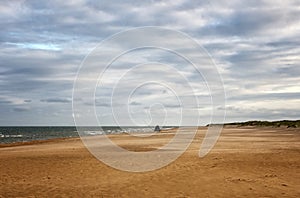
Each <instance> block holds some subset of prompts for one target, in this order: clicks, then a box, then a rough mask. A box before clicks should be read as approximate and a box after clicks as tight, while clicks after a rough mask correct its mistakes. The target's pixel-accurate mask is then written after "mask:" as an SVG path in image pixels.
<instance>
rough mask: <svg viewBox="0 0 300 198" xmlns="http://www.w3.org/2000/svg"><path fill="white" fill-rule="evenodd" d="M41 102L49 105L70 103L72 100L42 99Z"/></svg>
mask: <svg viewBox="0 0 300 198" xmlns="http://www.w3.org/2000/svg"><path fill="white" fill-rule="evenodd" d="M40 101H41V102H47V103H70V102H71V100H70V99H66V98H48V99H41V100H40Z"/></svg>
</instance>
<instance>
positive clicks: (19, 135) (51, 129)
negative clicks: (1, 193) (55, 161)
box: [0, 126, 154, 144]
mask: <svg viewBox="0 0 300 198" xmlns="http://www.w3.org/2000/svg"><path fill="white" fill-rule="evenodd" d="M81 129H82V131H84V135H87V136H91V135H103V133H105V134H118V133H124V132H125V133H147V132H153V129H154V127H122V128H121V127H115V126H111V127H110V126H106V127H102V131H101V130H99V127H81ZM67 137H79V135H78V132H77V129H76V127H61V126H45V127H3V126H2V127H0V144H3V143H13V142H29V141H33V140H48V139H55V138H67Z"/></svg>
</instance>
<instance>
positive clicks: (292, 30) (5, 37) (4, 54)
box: [0, 0, 300, 125]
mask: <svg viewBox="0 0 300 198" xmlns="http://www.w3.org/2000/svg"><path fill="white" fill-rule="evenodd" d="M299 7H300V3H299V2H298V1H293V0H287V1H279V0H278V1H277V0H275V1H260V0H255V1H228V2H224V1H220V0H211V1H209V2H207V1H188V0H172V1H171V0H169V1H150V0H149V1H121V0H117V1H113V2H112V1H93V0H86V1H85V0H76V1H59V0H54V1H37V0H33V1H26V0H20V1H3V2H1V3H0V25H1V27H4V29H3V31H1V32H0V59H1V62H0V95H1V97H0V108H1V111H2V112H3V115H6V118H3V119H1V120H0V125H6V124H8V123H9V124H12V125H14V124H15V125H18V124H28V125H30V124H32V125H34V124H43V125H47V124H54V125H55V124H56V125H72V124H73V118H72V108H71V104H70V103H71V98H72V88H73V82H74V79H75V77H76V73H77V70H78V68H79V66H80V64H81V62H82V60H83V59H84V57H85V56H86V55H88V54H89V53H90V52H91V50H92V49H93V48H94V47H95V46H96V45H97V44H98V43H99V42H101V41H102V40H103V39H105V38H107V37H109V36H111V35H112V34H115V33H117V32H119V31H122V30H127V29H129V28H132V27H139V26H161V27H167V28H171V29H175V30H178V31H183V32H184V33H186V34H188V35H190V36H191V37H192V38H194V39H195V40H196V41H197V42H198V43H199V44H200V45H202V46H203V47H205V49H206V50H207V51H208V53H209V54H210V55H211V56H212V58H213V59H214V62H215V63H216V65H217V67H218V69H219V71H220V73H221V75H222V78H223V81H224V86H225V91H226V95H227V96H228V97H227V103H228V105H229V109H228V113H227V118H228V119H229V121H235V120H243V119H250V118H251V119H255V118H259V119H273V118H274V119H275V118H279V119H280V118H281V117H284V118H286V117H289V115H290V117H291V118H297V116H299V115H298V114H297V113H296V112H299V111H300V109H299V107H298V106H299V105H298V104H299V103H298V102H299V101H298V100H297V99H298V98H299V97H300V96H299V89H300V84H299V82H300V69H299V68H300V67H299V66H300V65H299V64H300V59H299V53H300V48H299V45H300V39H299V31H298V30H299V27H300V23H299V20H298V19H299V17H300V13H299ZM143 39H151V32H148V33H147V34H145V35H143V36H140V37H138V36H136V35H132V36H131V37H130V38H127V39H126V40H124V41H123V42H122V43H121V44H122V45H123V47H124V46H128V44H132V43H138V42H140V41H141V40H143ZM153 42H155V43H156V44H157V45H159V44H161V43H162V42H167V43H169V44H170V45H172V46H177V47H178V50H181V52H186V53H188V54H190V55H191V56H197V55H199V52H198V51H195V50H191V49H190V46H186V45H185V43H180V42H179V41H178V40H176V39H172V37H171V35H163V36H162V38H161V39H157V40H155V41H153ZM122 45H120V43H116V45H115V46H110V49H109V50H114V49H115V48H114V47H116V48H118V49H120V47H122ZM94 60H95V61H94V63H93V64H94V65H93V67H91V68H93V69H97V68H99V65H102V64H105V62H104V61H103V60H97V56H95V59H94ZM155 61H156V62H160V63H163V64H166V65H169V66H170V67H172V68H173V70H171V69H166V68H164V67H162V66H161V65H155V64H152V65H151V64H149V65H148V67H144V68H141V69H140V70H138V69H137V70H135V71H132V72H129V74H128V75H127V76H123V74H124V72H126V71H127V70H128V69H129V68H131V67H132V66H134V65H138V64H142V63H150V62H152V63H153V62H155ZM95 71H96V70H95ZM175 71H178V73H176V72H175ZM210 71H211V70H210V68H205V67H204V66H203V68H202V70H201V72H202V73H206V74H210ZM92 72H93V71H92ZM180 75H183V76H184V77H185V78H187V80H188V82H189V83H190V85H192V86H193V88H194V92H192V91H191V90H189V89H188V86H187V84H186V83H184V80H183V79H182V78H180ZM122 76H123V77H124V78H123V80H120V77H122ZM153 76H154V77H153ZM152 77H153V78H154V79H156V80H163V81H164V82H167V83H168V85H170V86H171V87H174V89H176V90H178V91H176V94H177V95H178V96H179V97H181V99H183V100H185V101H189V100H190V99H191V96H193V94H196V96H197V99H198V100H199V105H195V104H193V103H192V102H190V103H188V104H186V103H185V104H184V107H189V108H192V107H197V108H198V109H200V110H205V109H209V106H210V104H211V101H210V97H209V94H210V93H209V90H208V88H207V87H206V85H205V81H204V80H205V79H204V77H203V76H201V75H200V74H199V73H197V72H196V71H195V70H194V69H193V68H192V67H190V66H189V65H188V63H187V62H186V61H184V60H183V59H182V58H181V57H178V56H176V55H175V54H172V53H170V52H168V51H162V50H158V49H144V50H142V49H141V50H136V51H133V52H131V53H128V54H125V55H124V56H122V57H120V58H119V59H118V60H117V61H116V62H115V63H113V64H112V65H111V67H110V70H109V71H107V73H105V76H104V77H103V79H102V80H103V81H102V84H101V86H99V87H97V88H96V90H95V94H96V98H97V100H96V106H97V108H100V109H101V113H102V114H103V115H106V114H109V113H110V107H111V104H110V102H111V100H110V99H111V98H110V97H111V96H112V91H113V85H116V82H118V81H119V82H120V83H119V84H118V86H117V87H116V89H115V91H116V92H115V95H114V97H115V99H114V100H113V105H114V106H115V107H116V108H120V109H121V107H122V105H124V104H123V103H124V102H123V101H125V102H128V96H129V94H130V93H131V92H130V91H132V90H131V89H132V88H135V87H136V85H138V84H139V83H140V82H142V81H143V80H150V79H151V78H152ZM85 80H86V81H85V86H86V87H89V86H95V85H91V84H90V82H91V80H93V79H85ZM125 99H126V100H125ZM162 101H163V102H162ZM79 102H82V103H83V105H86V106H87V107H88V106H91V105H93V102H91V101H90V100H88V101H87V100H85V98H84V96H83V97H82V101H79ZM157 102H162V103H164V105H165V107H168V108H169V109H173V110H175V109H176V108H177V105H176V104H178V101H177V99H176V97H174V96H173V95H172V94H171V91H170V90H168V89H167V88H166V87H164V88H163V87H162V86H154V85H151V86H142V87H140V88H139V90H138V91H137V92H136V93H134V94H133V95H132V100H131V103H130V105H132V106H133V108H134V110H139V109H138V108H139V107H141V109H140V111H143V110H144V109H143V107H145V106H148V107H149V106H151V104H155V103H157ZM283 102H285V103H287V104H289V105H283ZM173 104H175V105H173ZM26 105H30V110H29V107H27V106H26ZM256 105H258V106H259V107H258V106H257V107H256ZM297 105H298V106H297ZM25 106H26V107H25ZM49 106H51V108H50V107H49ZM290 106H292V107H293V108H294V111H292V110H291V109H290V108H289V107H290ZM231 107H236V108H238V109H233V108H231ZM242 107H243V108H242ZM254 107H255V108H254ZM18 112H26V114H27V115H28V116H27V117H28V118H22V117H20V115H19V114H18ZM54 114H55V115H56V116H53V115H54ZM173 115H174V116H175V115H177V114H175V113H174V114H173ZM203 116H204V117H209V115H208V114H206V112H205V115H203ZM10 120H13V121H10ZM174 120H176V119H174ZM87 121H88V120H87ZM106 122H107V124H108V125H109V124H111V123H112V121H111V120H109V119H107V120H106ZM174 122H175V121H174ZM176 123H177V121H176V122H175V124H176ZM203 124H206V123H203Z"/></svg>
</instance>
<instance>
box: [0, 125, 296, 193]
mask: <svg viewBox="0 0 300 198" xmlns="http://www.w3.org/2000/svg"><path fill="white" fill-rule="evenodd" d="M204 133H205V129H201V130H199V131H198V134H197V137H196V138H195V140H194V141H193V143H192V144H191V145H190V147H189V149H188V150H187V151H186V152H185V153H184V154H183V155H182V156H181V157H179V158H178V159H177V160H176V161H175V162H173V163H171V164H169V165H168V166H166V167H163V168H161V169H159V170H156V171H151V172H146V173H129V172H123V171H119V170H115V169H113V168H110V167H109V166H107V165H105V164H103V163H101V162H100V161H98V160H97V159H96V158H94V157H93V156H92V155H91V154H90V153H89V152H88V151H87V149H86V148H85V147H84V146H83V144H82V143H81V141H80V139H60V140H51V141H44V142H35V143H30V144H26V145H22V144H14V145H9V146H8V145H6V146H3V145H2V146H1V148H0V197H300V129H286V128H251V127H248V128H236V127H226V128H225V129H223V132H222V135H221V137H220V138H219V141H218V143H217V144H216V145H215V147H214V149H213V150H212V151H211V152H210V153H209V154H208V155H207V156H205V157H204V158H199V157H198V150H199V147H200V143H201V142H202V139H203V135H204ZM111 138H112V139H113V141H115V142H117V143H118V144H119V145H121V146H122V147H124V148H127V149H129V150H134V151H140V150H143V151H145V150H152V149H153V148H156V147H158V146H161V144H163V143H164V142H166V140H168V138H170V135H168V134H163V135H156V136H153V137H151V138H150V139H151V141H140V140H139V139H138V138H132V137H130V136H128V135H114V136H111ZM149 142H150V143H149ZM147 148H149V149H147Z"/></svg>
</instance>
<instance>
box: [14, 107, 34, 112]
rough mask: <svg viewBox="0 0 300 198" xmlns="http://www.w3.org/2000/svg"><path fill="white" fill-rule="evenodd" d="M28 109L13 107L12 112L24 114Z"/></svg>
mask: <svg viewBox="0 0 300 198" xmlns="http://www.w3.org/2000/svg"><path fill="white" fill-rule="evenodd" d="M29 110H30V109H29V108H28V107H14V108H13V111H15V112H26V111H29Z"/></svg>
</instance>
